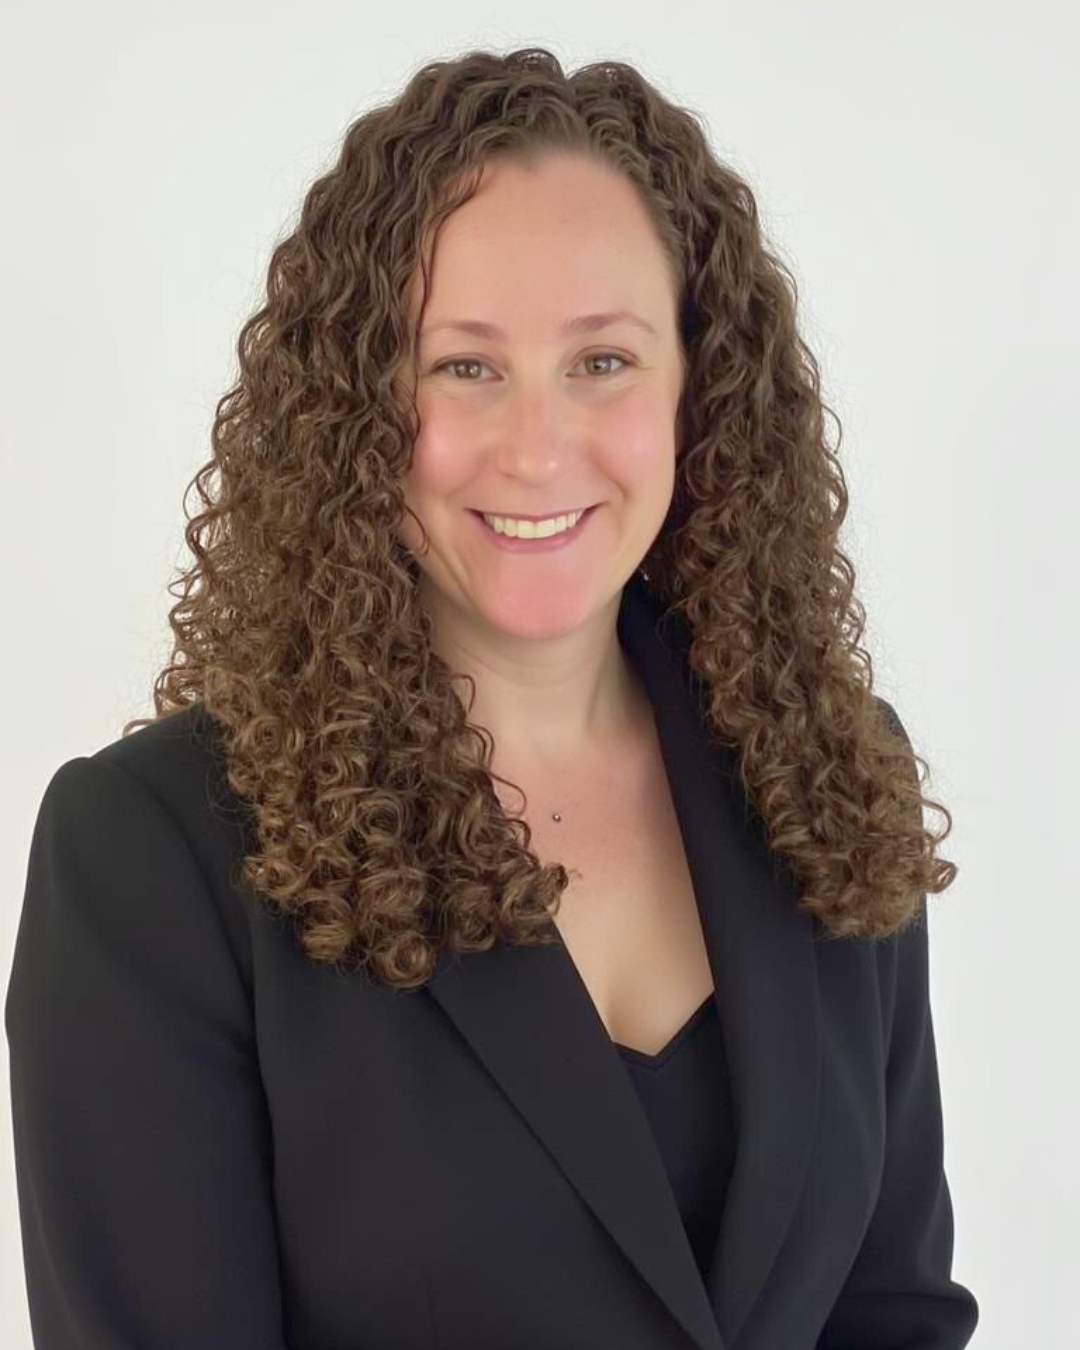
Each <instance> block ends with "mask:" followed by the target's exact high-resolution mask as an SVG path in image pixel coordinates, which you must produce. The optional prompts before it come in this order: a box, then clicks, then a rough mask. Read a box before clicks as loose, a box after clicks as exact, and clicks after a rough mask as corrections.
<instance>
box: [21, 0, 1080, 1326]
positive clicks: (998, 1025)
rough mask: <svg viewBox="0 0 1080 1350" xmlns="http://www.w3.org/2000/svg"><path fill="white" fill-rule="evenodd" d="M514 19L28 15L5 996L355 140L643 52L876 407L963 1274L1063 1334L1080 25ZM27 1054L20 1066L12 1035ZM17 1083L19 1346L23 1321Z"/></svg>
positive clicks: (465, 6) (1005, 1305) (874, 528)
mask: <svg viewBox="0 0 1080 1350" xmlns="http://www.w3.org/2000/svg"><path fill="white" fill-rule="evenodd" d="M507 8H508V7H507V6H505V5H503V6H500V7H499V8H498V11H496V10H495V9H494V8H491V9H489V7H488V6H486V5H481V4H478V3H470V0H459V3H457V4H455V5H453V6H446V5H435V4H421V3H415V2H413V3H409V0H405V2H404V3H400V4H398V5H395V6H392V7H386V9H385V11H383V10H382V7H380V11H379V15H378V16H377V19H378V18H382V17H383V16H384V15H385V19H386V22H381V23H380V22H378V21H377V19H376V21H374V22H373V13H372V10H371V9H369V8H368V7H365V6H364V5H362V4H357V3H355V2H354V3H351V4H340V3H335V4H329V3H323V4H319V3H313V4H310V5H308V6H306V7H305V8H304V10H301V9H299V8H298V7H297V6H296V5H295V4H290V5H282V4H275V3H273V0H261V3H259V4H254V3H249V2H248V0H245V2H244V3H237V2H236V0H234V2H233V3H224V4H223V3H220V0H219V2H218V3H214V4H206V3H205V2H204V0H189V3H187V4H185V5H183V6H169V7H168V8H166V7H164V6H162V7H157V6H152V5H146V4H144V3H134V0H133V2H132V3H130V4H118V3H111V4H109V3H104V4H103V3H100V0H99V3H95V4H94V5H80V4H76V3H73V2H69V3H67V4H63V5H57V4H48V3H35V4H30V3H26V2H25V0H24V3H22V4H21V5H14V6H9V7H6V8H5V11H4V18H3V20H2V29H0V49H2V50H3V56H2V57H0V63H2V64H0V74H2V76H3V78H2V82H0V112H2V117H0V136H2V138H3V139H2V145H3V155H4V162H3V188H4V197H5V206H4V210H3V219H2V225H0V229H2V230H3V234H4V247H3V249H2V263H0V267H2V269H3V299H4V323H3V326H2V335H0V347H2V357H3V360H2V367H0V370H2V374H0V378H2V399H3V405H2V406H3V418H2V425H0V438H2V440H0V453H2V464H3V480H2V486H3V504H4V507H5V511H4V517H5V518H4V528H3V534H2V542H0V563H2V570H3V579H4V583H5V587H6V591H5V593H6V597H7V599H6V602H5V609H6V619H5V624H4V627H5V641H4V650H5V652H6V656H5V658H4V660H3V664H2V675H0V678H2V680H3V690H2V692H3V700H4V707H5V708H6V710H7V715H6V719H5V727H4V751H5V753H4V761H3V778H2V791H3V806H4V811H3V820H2V825H0V830H2V841H3V849H2V857H0V865H2V874H0V882H2V891H0V956H3V957H5V958H6V959H5V961H4V970H3V974H4V978H5V984H6V971H7V968H8V963H9V962H10V954H11V952H12V949H13V944H14V940H15V932H16V925H17V922H18V917H19V912H20V906H21V902H22V895H23V886H24V882H25V869H26V862H27V855H28V849H29V842H30V833H31V829H32V826H33V821H34V817H35V815H36V811H37V807H38V804H39V802H40V799H41V795H42V793H43V791H44V788H45V785H46V783H47V782H48V780H49V778H50V776H51V775H52V773H53V772H54V770H55V769H56V768H57V767H58V766H59V765H60V763H62V762H63V761H64V760H66V759H68V758H71V757H72V756H75V755H81V754H89V753H92V752H93V751H94V750H96V749H97V748H99V747H100V746H102V745H104V744H105V743H107V742H109V741H111V740H113V739H115V738H116V737H118V736H119V734H120V727H121V724H122V723H123V721H124V720H125V719H126V718H129V717H134V716H138V715H144V714H146V713H148V712H149V711H150V706H151V705H150V696H149V690H150V684H151V680H152V678H153V676H154V674H156V672H157V670H158V668H159V666H160V664H161V662H162V661H163V660H164V658H165V657H166V656H167V653H168V641H167V639H168V630H167V624H166V621H165V615H166V611H167V609H168V607H169V605H170V604H171V603H172V601H171V598H170V597H169V596H168V595H167V593H166V590H165V587H166V584H167V582H168V581H169V580H170V579H171V578H172V577H173V575H174V567H175V566H176V565H177V564H178V563H180V562H185V563H186V561H187V555H186V551H185V550H184V547H183V539H182V528H183V515H182V509H181V497H182V492H183V488H184V486H185V485H186V483H187V482H188V480H189V479H190V477H191V476H192V474H193V473H194V471H195V469H196V468H197V467H198V465H199V464H201V463H202V462H203V460H204V459H205V458H206V457H207V455H208V448H209V441H208V432H209V426H210V423H211V420H212V416H213V405H214V402H215V400H216V399H217V398H218V397H219V396H220V394H221V393H222V392H223V391H224V390H225V388H226V387H227V386H228V384H230V383H231V381H232V376H233V372H234V347H235V341H236V336H237V332H238V329H239V326H240V324H241V323H242V322H243V320H244V319H245V318H246V317H247V315H248V314H249V313H250V312H251V310H252V309H253V308H255V307H256V305H257V304H258V303H259V300H260V288H261V286H262V284H263V279H264V276H265V268H266V264H267V261H268V258H269V252H270V250H271V248H272V246H273V243H274V240H275V238H276V237H277V236H278V235H279V234H280V233H282V232H284V230H285V229H286V228H289V227H290V226H291V223H292V221H293V217H294V214H295V212H296V211H297V210H298V208H299V204H300V201H301V199H302V197H303V194H304V193H305V191H306V190H307V187H308V185H309V184H310V182H311V180H312V179H313V178H314V177H315V176H316V175H317V174H319V173H321V172H323V171H324V170H325V169H326V168H327V167H329V164H330V162H331V161H332V159H333V158H334V157H335V156H336V152H337V146H338V143H339V140H340V137H341V135H342V134H343V132H344V130H345V128H346V126H347V125H348V124H349V122H350V121H352V120H353V119H354V118H355V117H356V116H358V115H359V113H361V112H362V111H363V110H364V109H365V108H366V107H368V106H370V104H371V103H373V102H382V101H383V100H385V99H387V98H389V97H392V96H393V94H394V93H396V91H397V90H398V89H399V88H400V86H401V85H402V84H403V83H404V81H405V79H406V78H407V76H408V75H409V74H410V73H411V71H412V69H413V68H414V66H415V65H418V64H420V63H421V62H423V61H425V60H430V59H436V58H438V57H442V56H448V55H453V54H456V53H458V52H459V51H461V50H464V49H465V48H466V47H471V46H474V45H482V46H493V47H496V48H498V49H500V50H505V49H509V48H510V47H512V46H524V45H529V44H531V43H538V44H541V45H545V46H548V47H550V48H552V49H553V50H554V51H555V52H556V54H557V55H559V56H560V58H561V59H562V60H563V62H564V65H567V66H569V67H576V66H577V65H580V64H581V63H583V62H584V61H587V60H597V59H600V58H602V57H617V58H621V59H625V60H628V61H631V62H633V63H635V64H636V65H638V66H639V67H640V68H641V69H642V71H643V73H644V74H645V75H646V76H647V77H649V78H650V79H652V80H653V81H654V82H655V83H657V84H658V85H659V86H660V87H661V88H662V89H663V90H664V92H666V93H667V94H668V95H669V96H670V97H672V98H674V99H676V100H677V101H679V102H680V103H684V104H687V105H690V106H693V107H695V108H697V109H698V110H700V112H701V113H702V114H703V116H704V117H705V118H706V122H707V126H708V129H709V134H710V138H711V140H712V143H713V146H714V148H715V149H716V151H717V153H718V154H720V155H721V156H722V157H723V158H725V159H726V160H728V161H729V162H730V163H731V164H732V165H733V166H734V167H735V168H736V169H738V170H739V171H740V172H742V173H743V174H744V175H746V176H747V177H748V178H749V180H750V182H751V184H752V186H753V187H754V189H755V192H756V195H757V199H758V202H759V205H760V207H761V211H762V215H763V218H764V221H765V224H766V228H767V231H768V233H769V235H770V238H771V239H772V241H773V243H774V245H775V247H776V248H777V249H778V250H779V251H780V252H781V253H782V255H783V256H784V257H785V259H786V260H787V262H788V264H789V266H791V268H792V270H793V271H794V272H795V275H796V277H797V279H798V282H799V288H800V294H801V317H802V326H803V332H804V334H805V336H806V337H807V338H808V340H809V341H810V342H811V345H812V346H813V348H814V350H815V352H816V353H817V355H818V357H819V360H820V361H821V363H822V367H823V378H824V386H825V393H826V398H827V401H828V402H829V403H830V405H831V406H832V407H833V408H834V409H835V410H836V411H837V413H838V414H839V416H840V418H841V420H842V423H843V428H844V439H843V443H842V445H841V450H840V456H841V460H842V463H843V465H844V469H845V473H846V475H847V480H848V484H849V487H850V489H851V494H852V505H851V512H850V515H849V518H848V524H847V526H846V531H847V545H846V549H847V551H848V552H849V554H850V556H851V557H852V559H853V561H854V562H855V565H856V567H857V569H858V574H859V578H860V579H859V595H860V597H861V598H862V600H863V602H864V604H865V605H866V607H867V611H868V628H867V633H866V636H865V638H864V643H865V645H866V646H867V647H868V649H869V650H870V652H871V654H872V657H873V661H874V674H875V687H876V688H877V689H878V691H879V692H881V693H883V694H884V695H885V696H886V697H887V698H889V700H890V701H891V702H892V703H893V704H894V706H895V707H896V708H897V711H898V712H899V713H900V715H901V717H902V718H903V720H904V722H905V725H906V727H907V729H908V732H909V733H910V735H911V737H912V739H913V741H914V743H915V747H916V749H917V750H918V751H919V753H920V754H922V755H924V756H925V757H926V758H927V759H928V760H929V762H930V765H931V769H932V774H931V780H930V786H931V790H932V793H933V794H935V795H937V796H938V797H939V798H940V799H942V800H944V801H945V803H946V804H947V805H948V806H949V808H950V810H951V811H952V812H953V818H954V825H953V832H952V834H951V835H950V837H949V839H948V840H947V841H946V844H945V846H944V848H943V853H944V856H946V857H948V858H950V859H952V860H953V861H955V862H957V864H958V866H959V867H960V874H959V877H958V879H957V881H956V883H955V884H954V885H953V887H952V888H951V889H950V890H948V891H946V892H945V893H944V894H943V895H941V896H935V897H931V899H930V912H931V920H930V923H931V980H932V998H933V1008H934V1019H935V1030H936V1035H937V1044H938V1058H939V1066H940V1072H941V1079H942V1099H943V1110H944V1118H945V1134H946V1170H947V1173H948V1177H949V1182H950V1186H951V1190H952V1196H953V1204H954V1210H955V1217H956V1246H955V1257H954V1275H955V1276H956V1278H958V1279H960V1280H961V1281H962V1282H964V1283H965V1284H967V1285H968V1286H969V1287H970V1288H971V1289H972V1290H973V1292H974V1293H975V1294H976V1297H977V1298H978V1299H979V1303H980V1308H981V1320H980V1325H979V1328H978V1330H977V1331H976V1333H975V1338H974V1343H975V1344H977V1345H978V1346H979V1347H980V1350H995V1348H996V1347H1006V1346H1008V1347H1013V1346H1015V1345H1018V1344H1025V1345H1038V1346H1064V1345H1065V1344H1066V1343H1067V1341H1068V1337H1067V1335H1066V1328H1067V1327H1068V1326H1071V1325H1073V1323H1074V1319H1073V1318H1071V1317H1069V1316H1068V1315H1067V1314H1068V1311H1069V1307H1070V1303H1071V1302H1073V1299H1074V1288H1073V1286H1074V1284H1075V1274H1074V1267H1075V1265H1076V1258H1078V1257H1080V1240H1078V1238H1077V1232H1078V1219H1080V1203H1078V1198H1080V1188H1078V1183H1077V1180H1076V1168H1075V1166H1074V1159H1075V1143H1076V1139H1077V1138H1078V1137H1080V1111H1078V1107H1077V1092H1078V1087H1077V1063H1078V1053H1077V1032H1078V1031H1080V1018H1078V1015H1077V997H1076V989H1077V984H1078V965H1077V957H1076V952H1077V938H1078V937H1080V922H1078V919H1077V910H1078V905H1077V902H1078V901H1080V884H1078V882H1077V876H1076V870H1075V866H1074V865H1073V862H1072V859H1067V857H1066V840H1067V839H1068V840H1069V841H1070V842H1071V841H1072V840H1073V838H1074V836H1075V831H1076V821H1077V816H1078V808H1080V787H1078V775H1077V770H1076V766H1077V764H1078V762H1080V735H1078V722H1080V718H1078V713H1077V700H1076V698H1075V696H1074V692H1073V686H1074V682H1075V679H1076V665H1077V656H1078V642H1077V637H1076V628H1075V624H1076V619H1077V614H1078V609H1080V606H1078V603H1077V585H1078V582H1080V549H1078V547H1077V542H1076V536H1077V498H1078V493H1080V474H1078V472H1077V467H1076V464H1077V454H1078V451H1080V437H1078V434H1077V433H1078V415H1077V398H1076V391H1077V381H1076V377H1075V371H1076V364H1077V355H1078V352H1077V344H1076V342H1075V340H1074V324H1075V318H1076V314H1077V302H1078V299H1080V284H1078V266H1077V256H1076V241H1077V240H1078V239H1080V212H1078V210H1077V187H1076V163H1075V157H1074V155H1073V154H1072V153H1070V152H1072V151H1073V146H1074V141H1075V133H1076V128H1077V126H1078V124H1080V107H1078V103H1077V99H1076V95H1075V93H1074V92H1072V91H1071V90H1070V85H1072V86H1073V87H1075V81H1074V79H1073V77H1074V75H1075V71H1074V69H1073V62H1072V60H1071V57H1070V53H1071V52H1073V51H1075V44H1076V39H1077V37H1078V31H1077V26H1076V21H1075V19H1074V18H1073V13H1074V11H1073V9H1072V8H1071V7H1066V5H1065V4H1064V0H1062V3H1060V4H1058V5H1056V6H1055V5H1051V4H1047V3H1030V0H1029V2H1027V3H1023V4H1021V3H1018V2H1015V0H1014V2H1013V3H1007V4H1006V3H998V4H987V3H979V4H977V3H975V2H974V0H968V2H967V3H952V4H941V3H935V4H932V5H931V4H925V3H916V4H911V3H909V4H906V5H904V6H888V7H886V6H884V5H867V4H865V3H859V2H858V0H846V2H844V0H833V2H826V3H817V4H814V5H803V4H795V3H791V4H787V5H785V4H781V3H777V2H776V0H772V2H771V3H770V2H769V0H762V2H760V3H757V4H755V5H746V4H741V5H731V4H724V3H718V2H716V0H714V3H712V4H710V5H709V6H707V7H704V6H703V7H700V8H695V7H692V6H687V7H685V8H680V7H679V6H677V5H672V4H667V5H664V6H662V7H657V6H655V5H644V4H642V5H636V4H634V3H626V4H622V5H618V6H583V5H580V4H576V3H575V4H566V3H563V2H562V0H557V2H555V3H549V4H547V5H545V6H544V7H543V10H542V21H541V18H540V16H539V15H537V14H536V13H535V12H534V11H533V8H532V7H526V6H524V5H517V6H513V7H511V10H512V12H511V13H510V14H509V15H508V14H507ZM496 18H497V19H498V22H496V21H495V19H496ZM1070 615H1072V619H1071V620H1070V617H1069V616H1070ZM935 819H938V818H935ZM3 1056H4V1075H5V1081H6V1057H7V1044H6V1040H5V1041H4V1042H3ZM3 1100H4V1106H3V1110H2V1112H0V1320H2V1323H3V1326H4V1328H5V1332H4V1337H3V1339H4V1344H5V1346H10V1347H12V1350H16V1347H29V1346H30V1344H31V1341H30V1330H29V1321H28V1318H27V1313H26V1302H25V1285H24V1277H23V1268H22V1253H21V1246H20V1232H19V1223H18V1210H17V1202H16V1190H15V1176H14V1162H13V1152H12V1145H11V1133H10V1102H9V1100H8V1099H7V1097H6V1096H5V1097H4V1099H3ZM1070 1257H1071V1258H1072V1259H1071V1260H1070V1259H1068V1258H1070ZM867 1350H872V1347H867Z"/></svg>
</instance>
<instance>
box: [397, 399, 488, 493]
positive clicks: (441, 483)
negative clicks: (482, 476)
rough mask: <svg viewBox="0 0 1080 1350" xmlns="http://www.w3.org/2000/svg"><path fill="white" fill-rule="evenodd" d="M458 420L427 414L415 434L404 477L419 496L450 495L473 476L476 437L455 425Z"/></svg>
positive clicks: (462, 427)
mask: <svg viewBox="0 0 1080 1350" xmlns="http://www.w3.org/2000/svg"><path fill="white" fill-rule="evenodd" d="M460 420H461V419H456V418H454V417H447V416H444V415H440V416H439V417H438V418H430V417H429V419H428V420H427V421H426V422H425V423H424V426H423V428H422V430H421V432H420V435H419V436H418V437H417V438H416V441H415V443H414V445H413V454H412V462H411V464H410V467H409V472H408V474H407V476H406V477H407V481H408V482H409V483H410V484H411V485H412V489H413V492H414V493H415V495H416V497H417V498H418V499H420V498H422V497H424V496H425V495H430V496H432V497H447V496H452V495H453V494H454V493H455V492H457V491H459V490H460V489H461V488H462V487H463V486H464V485H466V484H467V483H468V482H469V480H470V479H471V478H472V477H474V476H475V473H476V471H477V468H478V467H479V463H478V460H477V459H476V455H475V448H474V447H475V445H476V437H475V435H473V436H470V435H469V434H468V433H467V432H466V430H465V427H464V425H458V423H459V422H460ZM474 461H476V462H474Z"/></svg>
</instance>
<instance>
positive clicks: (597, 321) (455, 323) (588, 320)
mask: <svg viewBox="0 0 1080 1350" xmlns="http://www.w3.org/2000/svg"><path fill="white" fill-rule="evenodd" d="M617 323H629V324H633V325H634V326H635V327H637V328H640V329H642V331H643V332H646V333H651V334H652V335H653V337H658V336H659V334H658V333H657V331H656V329H655V328H654V327H653V326H652V324H651V323H646V322H645V320H644V319H642V318H640V317H639V316H638V315H637V314H633V313H631V311H630V310H628V309H613V310H609V311H606V312H604V313H601V314H578V315H576V316H575V317H574V318H572V319H567V320H566V321H565V322H564V323H563V324H562V326H561V327H560V329H559V332H560V334H561V335H562V336H563V337H570V336H572V335H573V334H576V333H596V332H599V330H600V329H602V328H610V327H612V325H614V324H617ZM444 328H452V329H453V330H454V331H455V332H458V333H471V334H472V336H473V337H480V338H491V339H493V340H497V339H500V338H505V337H506V334H505V333H504V332H503V330H502V329H501V328H500V327H499V326H498V325H497V324H493V323H484V322H483V320H481V319H444V320H442V321H441V322H440V323H434V324H428V325H425V327H424V328H423V329H421V331H420V336H421V337H429V336H430V335H431V334H432V333H439V332H441V331H442V330H443V329H444Z"/></svg>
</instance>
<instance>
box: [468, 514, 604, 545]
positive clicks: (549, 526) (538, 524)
mask: <svg viewBox="0 0 1080 1350" xmlns="http://www.w3.org/2000/svg"><path fill="white" fill-rule="evenodd" d="M482 514H483V516H484V519H485V520H486V521H487V523H488V524H489V525H490V526H491V528H492V529H493V530H494V531H495V532H496V534H509V535H515V536H516V537H517V538H518V539H545V538H547V537H548V535H552V534H561V533H562V532H563V530H569V529H571V528H572V527H573V526H575V525H576V524H577V523H578V521H579V520H580V519H581V517H582V516H583V515H584V514H585V512H584V511H575V512H573V514H572V515H569V516H548V517H547V519H546V520H519V519H518V518H517V517H516V516H489V515H488V514H487V513H486V512H484V513H482Z"/></svg>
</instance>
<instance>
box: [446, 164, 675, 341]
mask: <svg viewBox="0 0 1080 1350" xmlns="http://www.w3.org/2000/svg"><path fill="white" fill-rule="evenodd" d="M429 273H430V276H429V286H428V299H427V306H426V312H425V329H426V330H428V331H433V327H434V325H435V324H436V323H438V322H440V321H442V320H445V319H454V318H467V319H468V318H474V319H478V320H481V321H486V322H488V323H489V324H491V325H494V326H495V327H497V328H500V329H501V330H502V331H503V333H504V334H508V333H509V331H510V329H511V328H512V327H513V322H512V321H513V319H514V317H515V316H528V317H529V320H530V326H531V324H532V322H533V321H540V322H543V321H544V320H545V316H546V319H547V323H546V327H545V331H551V332H552V333H553V334H554V333H555V332H556V329H557V328H558V327H559V326H560V325H562V324H563V323H564V322H565V321H566V320H567V319H568V318H578V319H580V317H581V316H582V315H584V314H587V313H596V312H599V311H614V310H620V309H625V310H628V311H631V312H634V313H637V314H638V315H639V316H640V317H641V318H643V319H644V320H645V321H646V322H653V323H654V325H655V320H656V318H657V309H658V308H659V310H660V313H661V314H662V313H663V306H664V303H665V300H666V298H667V297H668V295H669V292H670V291H671V290H672V284H671V277H670V267H669V264H668V261H667V258H666V257H665V255H664V251H663V248H662V245H661V243H660V240H659V238H658V237H657V235H656V231H655V229H654V227H653V224H652V221H651V220H650V218H649V215H648V212H647V211H646V208H645V206H644V204H643V203H642V202H641V200H640V198H639V197H638V194H637V191H636V189H635V188H634V187H633V185H632V184H631V183H630V182H629V181H628V180H627V179H626V178H625V177H624V176H623V175H622V174H621V173H618V172H617V171H616V170H614V169H612V168H610V167H608V166H605V165H597V164H595V163H592V162H590V161H588V160H584V159H582V158H581V157H580V156H570V155H563V156H557V157H552V158H549V159H547V160H543V161H540V162H539V163H538V164H536V165H533V166H530V167H524V166H521V165H519V164H517V163H513V162H500V163H496V164H494V165H491V164H489V165H487V166H485V170H484V175H483V177H482V179H481V182H480V186H479V188H478V189H477V191H476V193H475V194H474V195H473V196H472V197H471V198H470V199H469V200H468V201H466V202H464V203H463V204H462V205H461V206H459V207H457V208H456V209H455V210H454V211H453V212H451V214H450V215H449V216H448V217H447V218H446V219H445V220H444V221H443V222H442V224H441V225H440V227H439V232H438V234H437V236H436V238H435V241H434V247H433V252H432V256H431V260H430V267H429ZM481 311H482V312H481ZM650 311H651V312H650ZM428 316H430V320H429V319H428ZM504 320H505V322H503V321H504ZM491 335H492V336H495V334H494V333H492V334H491Z"/></svg>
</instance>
